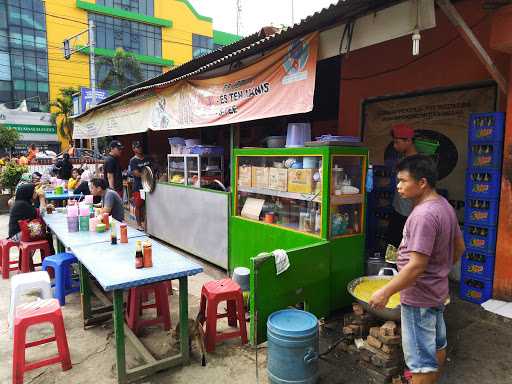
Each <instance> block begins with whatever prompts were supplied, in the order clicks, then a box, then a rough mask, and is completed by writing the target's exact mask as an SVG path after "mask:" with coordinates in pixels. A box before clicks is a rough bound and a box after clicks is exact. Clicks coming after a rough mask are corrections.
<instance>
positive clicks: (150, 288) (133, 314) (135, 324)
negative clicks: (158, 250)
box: [125, 281, 171, 335]
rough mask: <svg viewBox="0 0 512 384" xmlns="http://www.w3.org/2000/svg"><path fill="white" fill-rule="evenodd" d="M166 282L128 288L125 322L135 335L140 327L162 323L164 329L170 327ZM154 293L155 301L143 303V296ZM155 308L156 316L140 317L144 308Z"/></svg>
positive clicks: (146, 296)
mask: <svg viewBox="0 0 512 384" xmlns="http://www.w3.org/2000/svg"><path fill="white" fill-rule="evenodd" d="M168 289H169V288H168V284H167V283H166V282H165V281H164V282H160V283H156V284H150V285H144V286H141V287H135V288H130V290H129V291H128V300H127V306H126V315H125V318H126V323H127V325H128V327H130V329H131V330H132V331H133V332H134V333H135V334H136V335H137V334H139V332H140V330H141V328H143V327H147V326H149V325H154V324H160V323H161V324H163V326H164V329H165V330H166V331H168V330H170V329H171V314H170V310H169V299H168V296H167V292H168ZM150 293H154V295H155V302H154V303H151V304H143V302H144V301H146V300H144V299H145V298H148V297H149V294H150ZM148 308H156V313H157V315H156V318H153V319H141V318H140V316H142V314H143V310H144V309H148Z"/></svg>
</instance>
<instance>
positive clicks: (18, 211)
mask: <svg viewBox="0 0 512 384" xmlns="http://www.w3.org/2000/svg"><path fill="white" fill-rule="evenodd" d="M35 200H38V201H39V206H40V207H42V208H44V207H45V206H46V201H45V198H44V193H39V194H38V193H37V192H36V186H35V185H34V184H32V183H24V184H21V185H20V186H19V187H18V189H17V190H16V196H15V200H14V204H13V206H12V208H11V211H10V213H9V238H10V239H12V240H14V241H19V240H20V231H21V230H20V226H19V224H18V221H19V220H33V219H35V218H36V217H37V216H38V214H37V208H36V207H35V206H34V201H35Z"/></svg>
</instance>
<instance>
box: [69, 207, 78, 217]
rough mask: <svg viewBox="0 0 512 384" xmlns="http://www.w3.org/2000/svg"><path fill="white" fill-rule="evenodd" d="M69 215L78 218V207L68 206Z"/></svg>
mask: <svg viewBox="0 0 512 384" xmlns="http://www.w3.org/2000/svg"><path fill="white" fill-rule="evenodd" d="M67 215H68V217H78V206H76V205H68V208H67Z"/></svg>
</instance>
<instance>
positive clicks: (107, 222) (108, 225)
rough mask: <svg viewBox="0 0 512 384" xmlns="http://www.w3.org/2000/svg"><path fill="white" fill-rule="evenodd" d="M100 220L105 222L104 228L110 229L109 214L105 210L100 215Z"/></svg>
mask: <svg viewBox="0 0 512 384" xmlns="http://www.w3.org/2000/svg"><path fill="white" fill-rule="evenodd" d="M101 222H102V223H103V224H105V229H110V215H109V214H108V213H107V212H104V213H103V214H102V215H101Z"/></svg>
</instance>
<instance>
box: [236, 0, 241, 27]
mask: <svg viewBox="0 0 512 384" xmlns="http://www.w3.org/2000/svg"><path fill="white" fill-rule="evenodd" d="M241 32H242V0H236V34H237V35H240V33H241Z"/></svg>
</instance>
